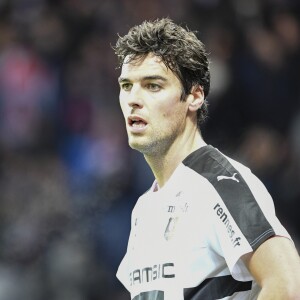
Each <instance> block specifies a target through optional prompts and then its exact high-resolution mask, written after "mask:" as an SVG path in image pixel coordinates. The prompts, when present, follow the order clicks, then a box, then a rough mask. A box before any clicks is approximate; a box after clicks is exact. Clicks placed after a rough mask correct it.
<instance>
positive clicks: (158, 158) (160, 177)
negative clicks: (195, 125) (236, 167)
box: [145, 130, 206, 187]
mask: <svg viewBox="0 0 300 300" xmlns="http://www.w3.org/2000/svg"><path fill="white" fill-rule="evenodd" d="M205 145H206V143H205V142H204V140H203V139H202V136H201V134H200V132H199V131H198V130H196V131H195V132H193V134H191V135H189V136H188V137H186V138H184V137H183V138H182V139H180V140H179V141H176V142H174V143H173V144H172V145H171V146H170V148H169V149H168V150H167V151H166V153H164V154H161V153H160V154H157V155H145V159H146V161H147V163H148V164H149V166H150V168H151V170H152V172H153V174H154V176H155V179H156V181H157V183H158V185H159V187H163V186H164V185H165V183H166V182H167V181H168V179H169V178H170V177H171V175H172V174H173V172H174V171H175V169H176V168H177V166H178V165H179V164H180V163H181V162H182V161H183V160H184V159H185V158H186V157H187V156H188V155H189V154H190V153H192V152H194V151H195V150H197V149H199V148H200V147H203V146H205Z"/></svg>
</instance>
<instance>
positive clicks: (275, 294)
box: [115, 18, 300, 300]
mask: <svg viewBox="0 0 300 300" xmlns="http://www.w3.org/2000/svg"><path fill="white" fill-rule="evenodd" d="M115 51H116V54H117V56H118V58H119V60H120V65H121V67H122V71H121V75H120V78H119V84H120V105H121V108H122V111H123V114H124V117H125V122H126V129H127V133H128V141H129V145H130V146H131V147H132V148H133V149H136V150H138V151H140V152H141V153H143V154H144V157H145V159H146V161H147V163H148V164H149V166H150V168H151V170H152V172H153V174H154V176H155V182H154V183H153V185H152V187H151V188H150V190H148V191H147V192H146V193H145V194H144V195H142V196H141V197H140V198H139V199H138V202H137V203H136V206H135V208H134V209H133V212H132V222H131V226H132V228H131V233H130V237H129V242H128V248H127V253H126V255H125V257H124V259H123V261H122V263H121V264H120V266H119V269H118V273H117V276H118V278H119V279H120V281H121V282H122V283H123V284H124V285H125V287H126V288H127V289H128V290H129V291H130V293H131V298H132V299H134V300H138V299H139V300H145V299H148V300H149V299H151V300H162V299H165V300H183V299H189V300H198V299H201V300H202V299H272V300H276V299H284V300H287V299H300V262H299V256H298V254H297V251H296V249H295V247H294V245H293V242H292V241H291V239H290V236H289V234H288V233H287V232H286V230H285V229H284V228H283V226H282V225H281V224H280V222H279V221H278V219H277V218H276V216H275V210H274V207H273V201H272V199H271V197H270V195H269V193H268V192H267V191H266V189H265V187H264V186H263V184H262V183H261V182H260V181H259V180H258V179H257V178H256V177H255V176H254V175H253V174H252V173H251V171H250V170H249V169H248V168H246V167H245V166H243V165H241V164H239V163H238V162H236V161H234V160H232V159H230V158H228V157H226V156H224V155H223V154H222V153H221V152H220V151H218V150H217V149H215V148H214V147H212V146H210V145H207V144H206V143H205V142H204V140H203V138H202V136H201V132H200V128H199V126H200V125H201V123H202V121H203V120H204V119H205V117H206V114H207V104H206V100H205V99H206V97H207V95H208V92H209V81H210V75H209V63H208V59H207V54H206V52H205V49H204V46H203V44H202V43H201V42H200V41H199V40H198V39H197V38H196V36H195V34H194V33H193V32H191V31H189V30H186V29H184V28H183V27H181V26H178V25H176V24H174V23H173V22H172V21H171V20H170V19H168V18H166V19H161V20H156V21H154V22H144V23H143V24H141V25H139V26H135V27H133V28H132V29H131V30H130V31H129V33H128V34H127V35H125V36H124V37H120V38H119V40H118V41H117V44H116V47H115Z"/></svg>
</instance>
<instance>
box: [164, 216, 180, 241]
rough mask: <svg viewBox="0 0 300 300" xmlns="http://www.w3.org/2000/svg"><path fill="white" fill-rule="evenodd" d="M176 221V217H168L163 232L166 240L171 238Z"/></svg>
mask: <svg viewBox="0 0 300 300" xmlns="http://www.w3.org/2000/svg"><path fill="white" fill-rule="evenodd" d="M177 221H178V217H170V218H169V221H168V225H167V227H166V230H165V234H164V237H165V239H166V240H167V241H169V240H170V239H172V237H173V235H174V231H175V228H176V224H177Z"/></svg>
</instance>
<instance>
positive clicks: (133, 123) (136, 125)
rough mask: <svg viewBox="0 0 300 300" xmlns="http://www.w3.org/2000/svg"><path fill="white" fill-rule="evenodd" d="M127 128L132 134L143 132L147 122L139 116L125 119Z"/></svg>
mask: <svg viewBox="0 0 300 300" xmlns="http://www.w3.org/2000/svg"><path fill="white" fill-rule="evenodd" d="M127 122H128V125H129V128H130V129H131V131H133V132H141V131H143V130H144V129H145V128H146V126H147V124H148V123H147V121H146V120H145V119H143V118H141V117H139V116H130V117H128V119H127Z"/></svg>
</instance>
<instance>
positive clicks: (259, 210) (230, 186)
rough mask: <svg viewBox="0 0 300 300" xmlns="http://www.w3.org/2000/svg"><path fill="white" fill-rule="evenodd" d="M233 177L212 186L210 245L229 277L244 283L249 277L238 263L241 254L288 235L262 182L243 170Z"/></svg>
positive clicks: (246, 271)
mask: <svg viewBox="0 0 300 300" xmlns="http://www.w3.org/2000/svg"><path fill="white" fill-rule="evenodd" d="M233 174H235V177H234V178H235V179H236V180H220V181H218V182H216V183H215V188H216V190H217V191H218V195H219V197H218V198H217V199H216V201H215V203H214V204H213V208H212V212H213V216H212V219H213V226H212V228H213V233H212V239H214V241H213V242H212V244H213V245H214V250H215V251H216V252H217V253H218V254H219V255H221V256H222V257H224V259H225V261H226V263H227V265H228V268H229V270H230V272H231V275H232V276H233V277H234V278H235V279H237V280H243V281H244V280H250V279H251V275H250V274H249V272H248V270H247V268H246V266H245V265H244V263H243V261H242V260H241V257H242V256H243V255H245V254H247V253H250V252H253V251H255V250H256V249H257V248H258V247H259V246H260V245H261V244H262V243H263V242H264V241H266V240H267V239H268V238H270V237H273V236H275V235H280V236H284V237H287V238H290V236H289V234H288V232H287V231H286V230H285V228H284V227H283V226H282V225H281V223H280V222H279V220H278V218H277V217H276V214H275V208H274V203H273V200H272V197H271V196H270V194H269V192H268V191H267V189H266V188H265V186H264V185H263V184H262V182H261V181H260V180H259V179H258V178H257V177H256V176H255V175H253V174H252V173H251V171H250V170H249V169H246V168H245V170H242V172H235V173H233ZM231 176H233V175H231ZM228 177H229V176H228ZM232 178H233V177H232Z"/></svg>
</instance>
